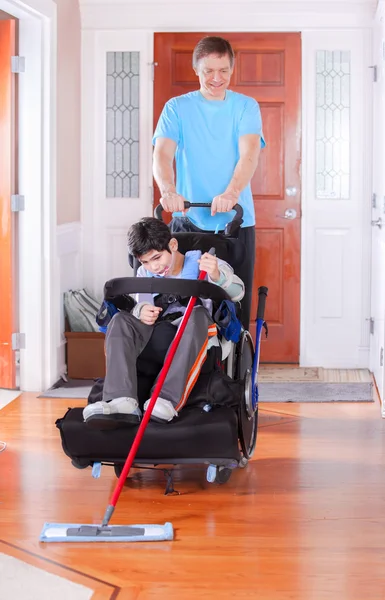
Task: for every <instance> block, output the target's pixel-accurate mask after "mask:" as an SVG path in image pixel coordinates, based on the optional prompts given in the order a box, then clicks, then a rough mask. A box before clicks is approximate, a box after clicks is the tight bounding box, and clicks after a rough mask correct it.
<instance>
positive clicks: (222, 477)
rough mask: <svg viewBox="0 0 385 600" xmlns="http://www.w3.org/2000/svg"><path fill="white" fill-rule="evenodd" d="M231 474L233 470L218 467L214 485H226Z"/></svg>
mask: <svg viewBox="0 0 385 600" xmlns="http://www.w3.org/2000/svg"><path fill="white" fill-rule="evenodd" d="M232 472H233V470H232V469H228V468H227V467H218V470H217V476H216V478H215V483H227V482H228V480H229V479H230V477H231V473H232Z"/></svg>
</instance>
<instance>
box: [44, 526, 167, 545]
mask: <svg viewBox="0 0 385 600" xmlns="http://www.w3.org/2000/svg"><path fill="white" fill-rule="evenodd" d="M39 539H40V541H41V542H83V543H84V542H163V541H166V540H167V541H171V540H173V539H174V530H173V527H172V524H171V523H165V524H164V525H106V526H103V525H79V524H78V523H44V527H43V529H42V532H41V534H40V538H39Z"/></svg>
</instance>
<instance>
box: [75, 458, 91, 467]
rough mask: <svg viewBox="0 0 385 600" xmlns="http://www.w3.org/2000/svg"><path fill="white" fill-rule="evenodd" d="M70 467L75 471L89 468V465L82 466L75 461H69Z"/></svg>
mask: <svg viewBox="0 0 385 600" xmlns="http://www.w3.org/2000/svg"><path fill="white" fill-rule="evenodd" d="M71 465H72V466H73V467H75V469H87V467H89V466H90V465H89V463H87V464H82V463H80V462H77V461H76V460H71Z"/></svg>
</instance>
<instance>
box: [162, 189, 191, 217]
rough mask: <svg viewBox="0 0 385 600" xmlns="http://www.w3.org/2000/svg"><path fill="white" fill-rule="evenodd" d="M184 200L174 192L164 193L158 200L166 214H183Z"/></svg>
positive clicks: (184, 210)
mask: <svg viewBox="0 0 385 600" xmlns="http://www.w3.org/2000/svg"><path fill="white" fill-rule="evenodd" d="M185 202H186V199H185V198H183V196H181V195H180V194H177V193H176V192H171V191H170V192H164V193H163V194H162V197H161V199H160V203H161V205H162V206H163V210H165V211H166V212H171V213H172V212H182V213H183V214H185V212H186V209H185V207H184V203H185Z"/></svg>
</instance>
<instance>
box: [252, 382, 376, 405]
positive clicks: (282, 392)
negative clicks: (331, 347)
mask: <svg viewBox="0 0 385 600" xmlns="http://www.w3.org/2000/svg"><path fill="white" fill-rule="evenodd" d="M258 389H259V400H260V401H261V402H374V394H373V383H371V382H359V383H319V382H310V383H308V382H290V383H288V382H282V383H280V382H279V383H266V382H260V383H259V386H258Z"/></svg>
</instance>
